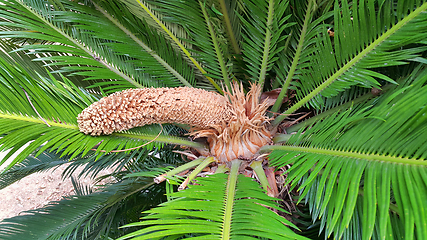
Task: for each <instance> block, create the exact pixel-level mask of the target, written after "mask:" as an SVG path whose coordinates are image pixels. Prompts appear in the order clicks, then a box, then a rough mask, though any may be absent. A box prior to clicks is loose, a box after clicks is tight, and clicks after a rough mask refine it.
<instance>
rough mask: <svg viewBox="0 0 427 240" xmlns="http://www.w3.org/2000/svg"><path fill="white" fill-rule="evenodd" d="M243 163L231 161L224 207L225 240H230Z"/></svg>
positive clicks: (223, 234)
mask: <svg viewBox="0 0 427 240" xmlns="http://www.w3.org/2000/svg"><path fill="white" fill-rule="evenodd" d="M241 162H242V161H240V160H238V159H235V160H233V161H231V169H230V175H229V176H228V182H227V191H226V196H225V198H226V200H225V206H224V223H223V225H222V237H221V239H223V240H228V239H230V233H231V217H232V216H233V206H234V197H235V195H236V185H237V176H238V174H239V167H240V163H241Z"/></svg>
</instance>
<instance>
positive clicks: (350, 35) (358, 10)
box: [275, 1, 427, 124]
mask: <svg viewBox="0 0 427 240" xmlns="http://www.w3.org/2000/svg"><path fill="white" fill-rule="evenodd" d="M374 2H375V1H368V3H367V5H369V8H366V7H365V3H364V1H361V2H360V3H359V4H353V9H354V11H352V12H351V13H350V10H349V6H348V3H347V1H343V7H342V8H340V6H339V5H338V4H335V8H334V22H335V24H336V25H337V27H338V26H339V27H340V29H341V30H340V29H337V30H336V31H335V35H334V37H333V42H332V40H331V38H330V37H329V35H328V34H327V29H326V28H324V29H323V30H322V31H321V32H320V33H318V36H317V38H316V41H315V44H313V49H312V50H311V51H312V52H311V54H310V55H309V56H308V57H309V58H310V62H311V64H310V66H307V68H305V69H301V70H300V71H301V73H300V76H299V81H300V82H299V83H297V84H296V86H297V87H298V88H299V90H300V91H299V92H298V94H297V97H298V99H299V101H298V102H297V103H296V104H295V105H293V106H292V107H291V108H289V109H288V110H287V111H286V112H285V113H284V115H282V116H279V117H278V118H277V119H276V120H275V124H277V123H279V122H280V121H282V120H283V119H284V118H285V117H286V116H287V114H290V113H292V112H294V111H295V110H297V109H298V108H300V107H302V106H304V105H305V104H307V103H308V102H309V101H310V103H311V104H312V106H313V107H321V106H322V104H324V103H323V101H324V100H322V98H323V97H332V96H335V95H337V94H338V92H341V91H344V90H345V89H348V88H349V87H351V86H352V85H356V84H358V85H360V86H364V87H367V88H372V87H379V83H378V81H377V79H381V80H384V81H389V82H392V83H394V81H393V80H392V79H390V78H389V77H387V76H386V75H384V74H380V73H379V72H377V71H373V70H374V69H375V68H380V67H386V66H396V65H402V64H405V63H408V61H413V60H414V59H415V58H416V57H417V56H418V55H419V54H420V53H421V52H423V51H425V49H426V47H425V46H424V45H417V43H421V40H422V39H425V38H426V37H427V32H426V31H425V29H427V28H426V23H427V21H426V17H427V14H426V13H425V10H426V9H427V3H425V4H423V5H420V6H417V7H416V8H412V6H410V5H408V6H406V7H407V11H406V10H405V11H404V12H410V13H409V14H408V15H405V16H404V17H399V18H398V19H394V18H390V16H394V15H395V9H394V8H392V7H390V6H389V5H391V4H392V3H391V2H388V1H387V3H384V4H383V5H381V7H382V8H381V11H377V12H375V8H376V7H375V6H376V5H375V3H374ZM367 9H369V10H367ZM384 16H388V17H384ZM377 19H381V21H384V22H382V24H381V27H379V26H378V24H377ZM381 21H380V22H381ZM342 26H345V27H342ZM371 26H374V27H371ZM343 29H345V30H343ZM366 29H369V30H366ZM362 32H363V33H364V34H360V33H362ZM359 36H363V37H359ZM411 44H412V45H411ZM413 44H415V45H413ZM312 99H314V100H312Z"/></svg>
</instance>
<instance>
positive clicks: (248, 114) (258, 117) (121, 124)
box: [77, 83, 271, 162]
mask: <svg viewBox="0 0 427 240" xmlns="http://www.w3.org/2000/svg"><path fill="white" fill-rule="evenodd" d="M260 95H261V87H260V86H257V85H256V84H253V85H252V86H251V90H250V91H249V92H248V93H247V94H246V95H245V93H244V90H243V87H242V86H241V85H240V86H239V84H237V83H234V84H233V86H232V89H229V90H228V91H227V92H226V96H225V97H224V96H221V95H219V94H217V93H214V92H208V91H205V90H202V89H197V88H188V87H179V88H145V89H128V90H125V91H122V92H117V93H114V94H112V95H110V96H108V97H104V98H102V99H101V100H99V101H98V102H95V103H93V104H92V105H90V106H89V107H88V108H86V109H85V110H83V112H82V113H80V114H79V116H78V117H77V122H78V124H79V128H80V131H81V132H84V133H85V134H91V135H94V136H96V135H100V134H111V133H113V132H115V131H123V130H127V129H130V128H133V127H137V126H143V125H146V124H153V123H174V122H175V123H181V124H187V125H190V126H192V127H193V128H192V129H191V131H192V133H191V134H192V135H193V136H195V137H196V138H198V137H206V138H207V140H208V142H209V146H210V155H212V156H215V157H216V159H217V160H218V161H220V162H227V161H231V160H233V159H236V158H244V159H246V158H248V159H251V158H253V156H254V154H255V153H256V152H257V151H258V150H259V149H260V148H261V147H262V146H264V145H266V144H268V143H269V142H270V141H271V132H270V131H269V130H268V129H267V123H268V121H269V118H268V117H266V116H265V111H266V110H267V108H268V107H269V104H268V101H267V100H265V101H263V102H262V103H260ZM204 155H206V154H204Z"/></svg>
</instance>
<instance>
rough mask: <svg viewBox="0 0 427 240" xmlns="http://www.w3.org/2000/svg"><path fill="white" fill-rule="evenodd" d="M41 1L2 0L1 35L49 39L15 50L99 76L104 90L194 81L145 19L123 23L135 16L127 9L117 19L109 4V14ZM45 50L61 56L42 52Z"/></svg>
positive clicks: (88, 76)
mask: <svg viewBox="0 0 427 240" xmlns="http://www.w3.org/2000/svg"><path fill="white" fill-rule="evenodd" d="M43 2H45V3H46V4H36V3H35V2H34V1H16V2H15V1H12V2H11V1H6V2H5V3H4V4H2V5H1V9H2V14H4V15H6V16H8V17H7V21H2V22H0V25H2V26H4V27H6V28H8V29H7V30H8V31H2V32H1V33H0V35H1V37H3V38H13V39H17V38H18V39H19V38H25V39H39V40H44V41H47V42H45V43H44V44H24V45H22V47H21V48H19V50H21V51H27V52H30V53H31V54H40V56H39V57H38V58H37V61H45V62H46V64H47V66H52V65H59V66H62V67H61V70H60V71H61V72H67V73H73V74H74V75H81V76H84V77H85V79H86V80H89V79H92V80H98V81H97V82H98V83H97V84H96V85H98V86H102V87H108V88H106V89H107V90H108V91H112V89H114V90H115V91H117V90H120V89H124V88H130V87H142V86H143V85H144V86H177V85H180V84H184V85H187V86H191V84H194V75H193V72H192V69H191V68H190V67H189V66H188V65H186V64H185V63H183V62H182V60H181V61H180V56H178V55H177V54H176V53H175V51H173V49H172V48H171V47H170V45H169V44H168V43H167V42H165V41H164V39H163V38H162V37H160V36H159V35H158V34H157V33H156V32H153V31H152V30H150V29H149V28H148V26H147V25H146V24H145V25H144V22H139V23H138V25H139V26H138V30H136V29H135V26H134V25H133V26H132V25H129V23H128V22H126V21H129V20H131V19H129V18H132V17H133V16H131V15H130V13H129V12H125V14H127V16H123V15H122V14H123V13H120V15H117V14H116V16H119V17H121V19H116V18H114V17H113V15H112V14H114V13H115V12H114V10H117V8H114V5H109V6H108V7H109V8H108V9H107V10H108V11H109V12H108V11H107V10H106V9H103V8H102V7H100V6H98V5H95V6H92V7H89V6H83V5H80V4H77V3H73V2H70V1H62V2H61V5H62V7H63V8H65V9H64V10H63V11H59V10H58V9H51V8H50V4H49V3H48V1H43ZM122 8H123V7H122ZM124 9H125V8H124ZM50 16H51V17H50ZM134 20H135V19H134ZM133 24H136V23H133ZM105 29H108V31H105ZM141 33H143V34H141ZM135 49H141V51H135ZM49 52H59V53H62V55H52V56H49V55H45V56H43V55H42V54H44V53H49ZM104 79H107V80H108V79H114V80H115V82H111V81H108V82H105V81H102V80H104ZM100 80H101V81H100Z"/></svg>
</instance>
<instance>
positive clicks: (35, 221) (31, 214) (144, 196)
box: [0, 178, 164, 240]
mask: <svg viewBox="0 0 427 240" xmlns="http://www.w3.org/2000/svg"><path fill="white" fill-rule="evenodd" d="M149 181H151V183H150V182H149ZM161 190H162V188H160V187H159V186H157V185H153V182H152V180H151V178H146V179H143V180H141V179H139V180H135V179H132V180H130V179H128V180H124V181H121V182H118V183H114V184H111V185H109V186H107V187H104V188H103V189H102V190H101V191H100V192H93V193H90V194H88V195H74V196H70V197H65V198H64V199H63V200H61V201H57V202H52V203H50V204H49V205H47V206H45V207H43V208H40V209H36V210H31V211H27V212H25V214H24V215H20V216H16V217H13V218H8V219H4V220H3V221H2V222H0V229H2V231H1V232H0V238H1V239H5V240H6V239H100V238H107V237H108V236H115V237H118V236H121V235H123V234H125V233H126V230H117V228H118V227H119V225H118V224H120V223H122V224H123V223H129V222H130V221H136V220H138V218H139V217H140V215H141V214H140V211H141V210H144V209H148V208H149V207H152V206H155V205H157V204H158V203H159V202H162V201H163V198H164V196H163V191H161ZM124 193H126V194H124ZM134 201H139V202H140V203H139V204H131V203H132V202H134ZM111 230H112V231H111Z"/></svg>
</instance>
